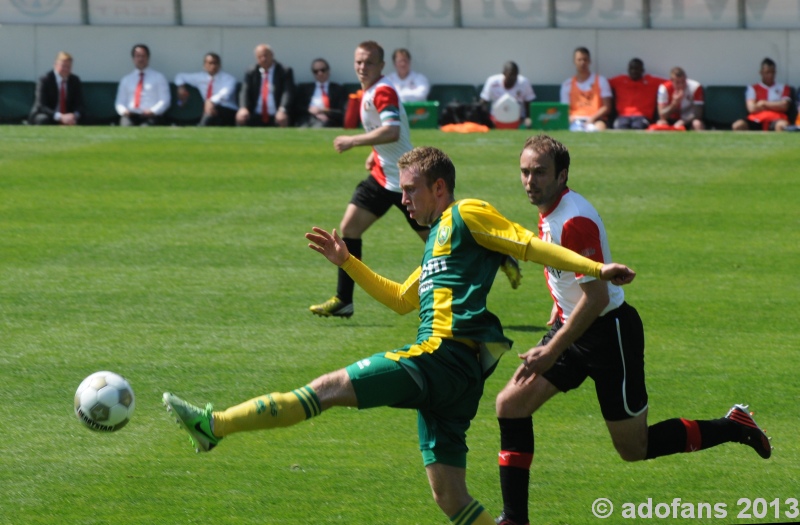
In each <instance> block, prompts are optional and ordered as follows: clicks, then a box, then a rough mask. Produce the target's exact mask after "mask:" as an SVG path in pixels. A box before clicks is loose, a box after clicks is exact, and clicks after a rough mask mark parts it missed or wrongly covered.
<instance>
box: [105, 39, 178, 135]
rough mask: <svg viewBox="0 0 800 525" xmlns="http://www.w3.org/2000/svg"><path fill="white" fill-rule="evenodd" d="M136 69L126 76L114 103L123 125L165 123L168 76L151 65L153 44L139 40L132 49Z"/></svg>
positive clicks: (167, 100)
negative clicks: (151, 47) (150, 46)
mask: <svg viewBox="0 0 800 525" xmlns="http://www.w3.org/2000/svg"><path fill="white" fill-rule="evenodd" d="M131 57H132V58H133V65H134V68H135V69H134V70H133V71H131V72H130V73H128V74H127V75H126V76H124V77H122V80H120V82H119V88H117V99H116V102H115V103H114V106H115V107H116V108H117V113H119V116H120V117H121V118H120V121H119V124H120V126H155V125H157V124H162V123H163V121H164V113H166V111H167V110H168V109H169V103H170V93H169V83H168V82H167V79H166V77H165V76H164V75H163V74H161V73H159V72H158V71H155V70H154V69H152V68H150V48H149V47H147V46H146V45H144V44H136V45H135V46H133V49H131Z"/></svg>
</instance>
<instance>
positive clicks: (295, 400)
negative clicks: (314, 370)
mask: <svg viewBox="0 0 800 525" xmlns="http://www.w3.org/2000/svg"><path fill="white" fill-rule="evenodd" d="M320 412H322V410H321V408H320V402H319V398H318V397H317V394H316V392H314V389H313V388H311V387H310V386H308V385H306V386H304V387H303V388H298V389H297V390H292V391H291V392H287V393H284V394H282V393H279V392H274V393H272V394H267V395H265V396H261V397H256V398H254V399H251V400H250V401H245V402H244V403H242V404H240V405H236V406H233V407H230V408H229V409H227V410H224V411H222V412H214V413H213V418H214V419H213V421H214V426H213V430H214V435H216V436H217V437H225V436H227V435H228V434H233V433H234V432H242V431H245V430H263V429H268V428H277V427H289V426H292V425H294V424H297V423H300V422H301V421H305V420H306V419H309V418H312V417H314V416H318V415H319V414H320Z"/></svg>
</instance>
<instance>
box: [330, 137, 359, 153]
mask: <svg viewBox="0 0 800 525" xmlns="http://www.w3.org/2000/svg"><path fill="white" fill-rule="evenodd" d="M353 146H354V144H353V137H351V136H350V135H339V136H338V137H336V138H335V139H333V149H335V150H336V151H337V152H339V153H344V152H345V151H347V150H349V149H351V148H352V147H353Z"/></svg>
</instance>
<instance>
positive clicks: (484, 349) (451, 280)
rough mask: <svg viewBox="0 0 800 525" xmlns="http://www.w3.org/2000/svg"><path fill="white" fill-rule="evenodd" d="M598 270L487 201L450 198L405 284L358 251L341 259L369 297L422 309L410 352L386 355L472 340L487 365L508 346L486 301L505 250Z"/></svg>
mask: <svg viewBox="0 0 800 525" xmlns="http://www.w3.org/2000/svg"><path fill="white" fill-rule="evenodd" d="M508 255H510V256H512V257H515V258H517V259H518V260H526V261H534V262H538V263H540V264H544V265H548V266H552V267H554V268H559V269H562V270H570V271H580V272H582V273H584V274H585V275H592V276H594V277H599V275H600V268H602V266H603V265H602V263H597V262H595V261H592V260H590V259H587V258H585V257H583V256H580V255H578V254H576V253H574V252H571V251H569V250H567V249H565V248H562V247H560V246H556V245H552V244H548V243H545V242H543V241H541V240H540V239H538V238H537V237H536V234H535V233H534V232H532V231H530V230H528V229H526V228H524V227H522V226H521V225H519V224H517V223H514V222H511V221H510V220H508V219H507V218H505V217H504V216H503V215H501V214H500V213H499V212H498V211H497V210H496V209H495V208H494V207H492V206H491V205H490V204H488V203H487V202H484V201H481V200H477V199H463V200H458V201H455V202H453V203H452V204H451V205H450V206H449V207H448V208H447V209H446V210H445V211H444V212H443V213H442V215H441V216H440V217H439V218H438V219H437V220H436V221H435V222H434V223H433V224H432V225H431V233H430V235H429V237H428V240H427V242H426V243H425V253H424V255H423V257H422V264H421V266H420V267H419V268H417V269H416V271H414V273H412V274H411V275H410V276H409V277H408V279H406V280H405V282H404V283H403V284H399V283H396V282H394V281H390V280H388V279H386V278H384V277H381V276H380V275H377V274H376V273H374V272H373V271H372V270H370V269H369V268H367V267H366V266H365V265H364V264H363V263H362V262H360V261H358V260H357V259H356V258H355V257H350V258H349V259H348V260H347V261H345V263H344V264H343V265H342V269H344V270H345V271H346V272H347V273H348V274H349V275H350V276H351V277H352V278H353V280H354V281H355V282H357V283H358V284H359V286H361V287H362V288H364V290H365V291H367V292H368V293H369V294H370V295H371V296H372V297H374V298H375V299H377V300H378V301H380V302H381V303H383V304H385V305H386V306H388V307H389V308H392V309H393V310H394V311H396V312H398V313H401V314H403V313H408V312H410V311H412V310H414V309H417V308H418V309H419V318H420V324H419V329H418V331H417V342H416V344H415V345H413V348H412V349H410V350H409V351H398V352H393V353H391V354H387V357H389V358H391V359H394V360H397V359H401V358H403V357H412V356H413V355H417V354H419V353H420V352H432V351H435V350H436V349H437V348H438V341H440V340H441V339H461V340H471V341H474V342H476V343H479V344H480V346H481V352H480V353H481V363H482V366H483V368H484V370H485V371H486V370H489V369H490V368H491V367H492V366H493V365H494V364H495V363H496V361H497V359H499V357H500V355H502V353H503V351H505V350H508V348H510V345H511V340H509V339H508V338H506V337H505V336H504V335H503V328H502V326H501V325H500V320H499V319H498V318H497V317H496V316H495V315H494V314H492V313H491V312H490V311H489V310H488V309H487V308H486V297H487V296H488V294H489V291H490V290H491V288H492V283H493V282H494V279H495V276H496V275H497V270H498V269H499V267H500V264H501V263H502V262H503V259H504V258H505V257H506V256H508Z"/></svg>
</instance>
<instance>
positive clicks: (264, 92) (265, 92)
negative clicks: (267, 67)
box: [261, 74, 269, 124]
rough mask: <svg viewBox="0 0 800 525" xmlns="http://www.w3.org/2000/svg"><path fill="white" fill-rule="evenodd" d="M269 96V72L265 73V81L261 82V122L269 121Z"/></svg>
mask: <svg viewBox="0 0 800 525" xmlns="http://www.w3.org/2000/svg"><path fill="white" fill-rule="evenodd" d="M267 97H269V74H264V82H263V83H262V84H261V122H263V123H264V124H266V123H267V122H269V105H268V104H267Z"/></svg>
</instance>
